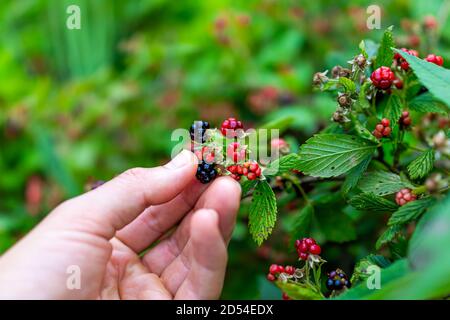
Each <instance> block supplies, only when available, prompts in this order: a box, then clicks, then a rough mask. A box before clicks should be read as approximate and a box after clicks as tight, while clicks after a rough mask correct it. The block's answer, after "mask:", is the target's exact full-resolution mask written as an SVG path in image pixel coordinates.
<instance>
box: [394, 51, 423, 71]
mask: <svg viewBox="0 0 450 320" xmlns="http://www.w3.org/2000/svg"><path fill="white" fill-rule="evenodd" d="M401 50H402V51H403V52H406V53H407V54H410V55H413V56H415V57H418V56H419V53H418V52H417V51H416V50H410V49H406V48H402V49H401ZM394 59H395V60H397V64H398V65H399V66H400V67H401V68H402V69H403V70H405V71H407V70H408V69H409V63H408V62H406V60H405V59H403V57H402V56H401V55H400V54H399V53H396V54H395V55H394Z"/></svg>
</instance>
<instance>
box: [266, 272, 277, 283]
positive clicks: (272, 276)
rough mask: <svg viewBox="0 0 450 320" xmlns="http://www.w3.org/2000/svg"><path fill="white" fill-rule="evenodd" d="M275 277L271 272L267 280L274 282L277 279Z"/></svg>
mask: <svg viewBox="0 0 450 320" xmlns="http://www.w3.org/2000/svg"><path fill="white" fill-rule="evenodd" d="M275 279H276V278H275V276H274V275H273V274H271V273H269V274H267V280H269V281H271V282H273V281H275Z"/></svg>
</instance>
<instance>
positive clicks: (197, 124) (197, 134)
mask: <svg viewBox="0 0 450 320" xmlns="http://www.w3.org/2000/svg"><path fill="white" fill-rule="evenodd" d="M208 129H209V123H208V122H206V121H194V123H193V124H192V125H191V127H190V128H189V133H190V134H191V140H193V141H196V142H199V143H203V142H205V132H206V130H208Z"/></svg>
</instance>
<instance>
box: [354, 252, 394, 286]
mask: <svg viewBox="0 0 450 320" xmlns="http://www.w3.org/2000/svg"><path fill="white" fill-rule="evenodd" d="M390 264H391V263H390V262H389V261H388V260H387V259H386V258H385V257H383V256H380V255H374V254H371V255H369V256H367V257H365V258H362V259H361V260H359V261H358V262H357V263H356V265H355V269H354V270H353V275H352V277H351V280H350V281H351V283H352V284H356V283H357V282H361V281H365V280H366V279H367V278H368V277H369V276H370V274H369V273H368V272H367V268H368V267H369V266H373V265H376V266H378V267H380V268H386V267H388V266H389V265H390Z"/></svg>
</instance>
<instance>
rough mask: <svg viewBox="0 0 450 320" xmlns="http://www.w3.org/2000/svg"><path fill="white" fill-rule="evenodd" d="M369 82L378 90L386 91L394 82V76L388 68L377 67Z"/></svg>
mask: <svg viewBox="0 0 450 320" xmlns="http://www.w3.org/2000/svg"><path fill="white" fill-rule="evenodd" d="M370 80H372V83H373V85H374V86H375V87H377V88H378V89H382V90H386V89H389V88H390V87H391V86H392V83H393V82H394V80H395V75H394V73H393V72H392V71H391V69H390V68H388V67H384V66H383V67H379V68H378V69H376V70H375V71H374V72H372V75H371V76H370Z"/></svg>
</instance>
